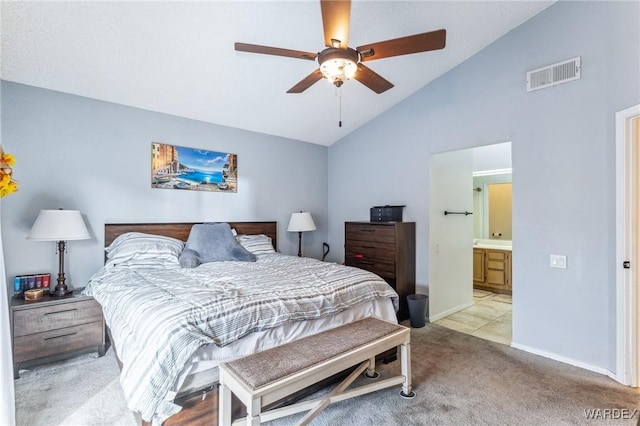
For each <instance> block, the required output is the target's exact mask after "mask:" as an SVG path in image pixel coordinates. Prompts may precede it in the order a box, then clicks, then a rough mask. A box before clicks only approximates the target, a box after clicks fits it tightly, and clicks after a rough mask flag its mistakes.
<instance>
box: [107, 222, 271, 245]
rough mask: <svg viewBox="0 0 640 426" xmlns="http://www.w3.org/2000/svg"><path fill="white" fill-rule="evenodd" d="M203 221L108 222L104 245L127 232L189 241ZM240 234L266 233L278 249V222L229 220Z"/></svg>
mask: <svg viewBox="0 0 640 426" xmlns="http://www.w3.org/2000/svg"><path fill="white" fill-rule="evenodd" d="M197 223H202V222H179V223H107V224H105V225H104V246H105V247H107V246H108V245H109V244H111V243H112V242H113V240H115V239H116V237H118V236H119V235H121V234H124V233H126V232H144V233H145V234H154V235H164V236H165V237H173V238H177V239H179V240H182V241H187V238H189V232H191V227H192V226H193V225H195V224H197ZM227 223H228V224H229V225H231V227H232V228H233V229H235V230H236V232H237V233H238V234H249V235H254V234H265V235H267V236H269V237H271V240H272V241H273V248H275V249H276V251H277V250H278V243H277V241H278V239H277V236H278V222H227Z"/></svg>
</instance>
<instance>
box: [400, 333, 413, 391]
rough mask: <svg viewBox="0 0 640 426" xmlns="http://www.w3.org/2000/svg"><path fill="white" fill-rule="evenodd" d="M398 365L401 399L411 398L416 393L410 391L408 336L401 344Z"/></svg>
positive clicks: (409, 346)
mask: <svg viewBox="0 0 640 426" xmlns="http://www.w3.org/2000/svg"><path fill="white" fill-rule="evenodd" d="M400 363H401V368H402V375H403V376H404V382H403V383H402V391H401V392H400V396H401V397H403V398H413V397H415V396H416V393H415V392H414V391H413V390H411V343H410V340H409V335H407V339H406V340H405V341H404V343H403V344H401V345H400Z"/></svg>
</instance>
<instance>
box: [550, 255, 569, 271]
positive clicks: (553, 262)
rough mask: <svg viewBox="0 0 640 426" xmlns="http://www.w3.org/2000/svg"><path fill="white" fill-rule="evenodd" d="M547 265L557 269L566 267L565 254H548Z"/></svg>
mask: <svg viewBox="0 0 640 426" xmlns="http://www.w3.org/2000/svg"><path fill="white" fill-rule="evenodd" d="M549 266H550V267H552V268H558V269H567V256H564V255H561V254H552V255H550V256H549Z"/></svg>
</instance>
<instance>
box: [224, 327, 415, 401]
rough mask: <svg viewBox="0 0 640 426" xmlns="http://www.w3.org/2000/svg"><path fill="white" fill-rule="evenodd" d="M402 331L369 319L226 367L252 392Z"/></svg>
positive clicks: (235, 361)
mask: <svg viewBox="0 0 640 426" xmlns="http://www.w3.org/2000/svg"><path fill="white" fill-rule="evenodd" d="M402 329H404V327H402V326H401V325H398V324H392V323H389V322H386V321H382V320H379V319H377V318H374V317H367V318H364V319H361V320H358V321H354V322H352V323H350V324H345V325H342V326H340V327H336V328H333V329H331V330H327V331H323V332H321V333H318V334H314V335H313V336H308V337H303V338H302V339H298V340H296V341H293V342H290V343H286V344H284V345H280V346H276V347H275V348H271V349H267V350H266V351H262V352H258V353H256V354H253V355H249V356H246V357H244V358H239V359H237V360H234V361H231V362H229V363H226V364H225V366H226V367H227V368H228V369H229V370H231V371H233V372H234V373H236V374H237V375H238V377H240V378H241V379H242V381H243V382H244V383H245V384H246V385H247V386H248V387H249V388H250V389H251V390H256V389H259V388H261V387H263V386H266V385H269V384H271V383H273V382H275V381H277V380H281V379H283V378H285V377H287V376H290V375H292V374H295V373H297V372H299V371H301V370H304V369H306V368H309V367H312V366H314V365H316V364H319V363H321V362H323V361H326V360H328V359H331V358H333V357H336V356H338V355H341V354H343V353H345V352H348V351H350V350H353V349H357V348H359V347H361V346H364V345H366V344H368V343H371V342H373V341H375V340H378V339H380V338H382V337H384V336H387V335H389V334H392V333H394V332H397V331H400V330H402Z"/></svg>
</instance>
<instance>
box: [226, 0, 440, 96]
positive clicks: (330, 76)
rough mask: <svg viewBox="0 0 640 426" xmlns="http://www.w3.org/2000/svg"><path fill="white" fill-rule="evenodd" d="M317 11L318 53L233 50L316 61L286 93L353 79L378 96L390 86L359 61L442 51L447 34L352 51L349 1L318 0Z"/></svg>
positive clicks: (244, 46)
mask: <svg viewBox="0 0 640 426" xmlns="http://www.w3.org/2000/svg"><path fill="white" fill-rule="evenodd" d="M320 9H321V10H322V26H323V29H324V44H325V46H326V49H324V50H323V51H321V52H319V53H311V52H303V51H300V50H290V49H281V48H279V47H269V46H260V45H257V44H247V43H235V49H236V50H237V51H241V52H251V53H262V54H265V55H276V56H286V57H289V58H298V59H306V60H310V61H314V60H316V59H317V60H318V64H319V65H320V67H319V68H318V69H316V70H315V71H313V72H312V73H311V74H309V75H308V76H306V77H305V78H303V79H302V80H301V81H300V82H298V83H297V84H296V85H295V86H293V87H292V88H291V89H289V90H287V93H302V92H304V91H305V90H307V89H308V88H309V87H311V86H312V85H313V84H314V83H315V82H317V81H319V80H321V79H322V78H326V79H327V80H329V81H330V82H331V83H333V84H334V85H335V86H336V87H340V86H342V83H343V82H344V81H345V80H349V79H352V78H353V79H355V80H358V81H359V82H360V83H362V84H364V85H365V86H367V87H368V88H369V89H371V90H373V91H374V92H376V93H382V92H385V91H387V90H389V89H391V88H392V87H393V84H392V83H390V82H389V81H387V80H385V79H384V78H383V77H382V76H380V75H379V74H377V73H375V72H374V71H373V70H371V68H369V67H367V66H365V65H364V64H363V62H366V61H373V60H374V59H382V58H389V57H392V56H400V55H408V54H410V53H419V52H428V51H430V50H438V49H442V48H444V46H445V39H446V35H447V32H446V30H444V29H441V30H437V31H431V32H427V33H422V34H415V35H411V36H407V37H400V38H396V39H392V40H386V41H380V42H377V43H371V44H366V45H364V46H358V47H356V48H355V49H352V48H351V47H349V45H348V43H349V20H350V17H351V0H320Z"/></svg>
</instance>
